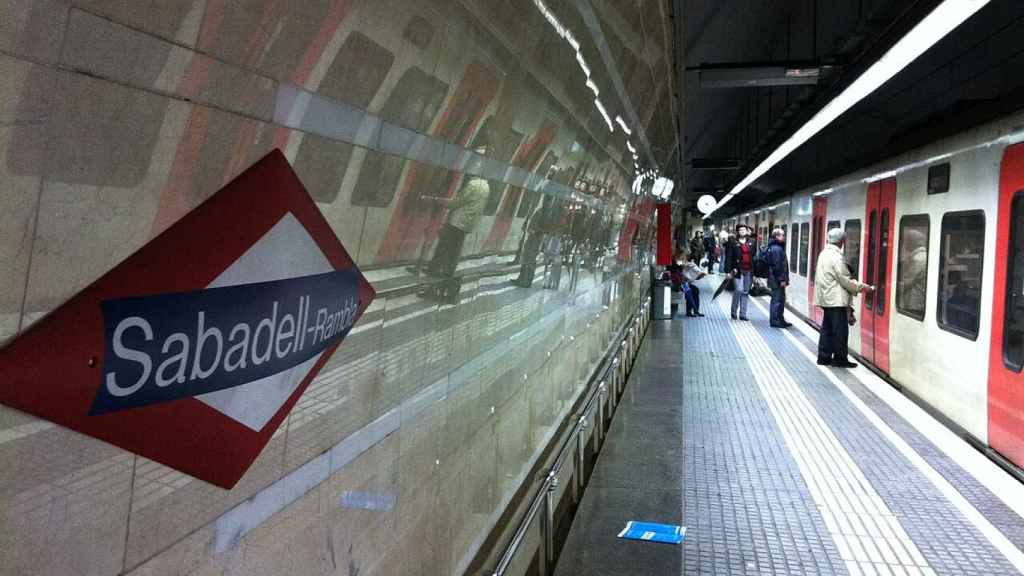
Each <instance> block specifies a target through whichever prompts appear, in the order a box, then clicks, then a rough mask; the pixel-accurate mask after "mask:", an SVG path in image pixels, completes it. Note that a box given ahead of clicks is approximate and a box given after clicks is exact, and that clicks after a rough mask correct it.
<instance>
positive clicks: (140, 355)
mask: <svg viewBox="0 0 1024 576" xmlns="http://www.w3.org/2000/svg"><path fill="white" fill-rule="evenodd" d="M128 328H142V334H143V336H145V337H146V341H147V342H148V341H150V340H152V339H153V327H152V326H150V325H149V322H146V321H145V320H144V319H142V318H139V317H138V316H131V317H129V318H125V319H124V320H121V322H119V323H118V325H117V328H115V329H114V354H115V355H116V356H117V357H118V358H124V359H125V360H132V361H135V362H138V363H139V364H142V376H140V377H139V379H138V380H137V381H136V382H135V384H132V385H131V386H128V387H127V388H122V387H121V386H118V384H117V376H116V375H115V374H114V373H113V372H110V373H109V374H107V391H108V392H110V394H111V395H112V396H128V395H129V394H134V393H135V391H136V390H138V389H139V388H142V385H143V384H145V383H146V380H147V379H149V373H150V371H151V370H153V361H152V360H151V359H150V358H149V354H146V353H145V352H139V351H138V350H132V349H131V348H125V346H124V344H123V343H122V342H121V336H122V335H123V334H124V331H125V330H127V329H128Z"/></svg>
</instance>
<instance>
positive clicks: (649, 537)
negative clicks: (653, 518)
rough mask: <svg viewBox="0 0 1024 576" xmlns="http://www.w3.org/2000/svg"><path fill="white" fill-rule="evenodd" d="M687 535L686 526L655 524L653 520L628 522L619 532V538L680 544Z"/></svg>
mask: <svg viewBox="0 0 1024 576" xmlns="http://www.w3.org/2000/svg"><path fill="white" fill-rule="evenodd" d="M685 536H686V526H675V525H672V524H655V523H653V522H633V521H631V522H628V523H627V524H626V527H625V528H623V529H622V532H619V538H628V539H630V540H644V541H646V542H664V543H666V544H679V543H680V542H682V541H683V538H684V537H685Z"/></svg>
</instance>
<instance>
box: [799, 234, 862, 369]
mask: <svg viewBox="0 0 1024 576" xmlns="http://www.w3.org/2000/svg"><path fill="white" fill-rule="evenodd" d="M845 244H846V233H845V232H843V231H842V229H840V228H833V229H831V230H829V231H828V245H827V246H825V249H824V250H822V251H821V254H819V255H818V260H817V269H816V270H815V273H814V303H815V304H816V305H817V306H819V307H821V309H822V311H823V312H824V319H823V320H822V322H821V335H820V337H819V338H818V364H821V365H826V366H835V367H837V368H854V367H856V366H857V365H856V364H854V363H853V362H850V360H849V358H848V357H847V354H848V352H847V339H848V338H849V335H850V325H849V320H850V316H849V312H848V310H849V307H850V297H851V296H852V295H856V294H857V293H859V292H869V291H874V289H875V288H874V287H873V286H869V285H867V284H864V283H863V282H859V281H857V280H854V279H853V278H850V270H849V268H848V267H847V266H846V261H845V258H844V257H843V246H844V245H845Z"/></svg>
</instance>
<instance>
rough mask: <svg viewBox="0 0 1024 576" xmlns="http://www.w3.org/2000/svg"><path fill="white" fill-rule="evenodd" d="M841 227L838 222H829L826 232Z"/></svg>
mask: <svg viewBox="0 0 1024 576" xmlns="http://www.w3.org/2000/svg"><path fill="white" fill-rule="evenodd" d="M842 227H843V225H842V224H840V223H839V220H832V221H831V222H829V223H828V230H831V229H833V228H842ZM828 230H826V233H827V232H828Z"/></svg>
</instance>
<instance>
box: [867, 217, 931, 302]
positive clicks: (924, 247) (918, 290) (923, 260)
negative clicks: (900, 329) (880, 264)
mask: <svg viewBox="0 0 1024 576" xmlns="http://www.w3.org/2000/svg"><path fill="white" fill-rule="evenodd" d="M883 214H884V212H883ZM929 227H930V224H929V221H928V215H927V214H918V215H915V216H904V217H903V218H902V219H901V220H900V251H899V260H898V262H899V271H898V275H897V278H896V309H897V310H899V311H900V313H901V314H904V315H906V316H910V317H911V318H916V319H918V320H923V319H924V310H925V303H926V300H927V296H928V230H929ZM878 284H879V292H881V286H882V279H881V272H879V282H878Z"/></svg>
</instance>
